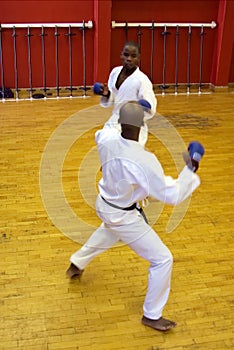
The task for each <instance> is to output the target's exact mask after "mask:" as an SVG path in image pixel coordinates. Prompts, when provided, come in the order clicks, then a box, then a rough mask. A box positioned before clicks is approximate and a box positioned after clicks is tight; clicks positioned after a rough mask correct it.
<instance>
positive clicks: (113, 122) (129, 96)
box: [100, 66, 157, 145]
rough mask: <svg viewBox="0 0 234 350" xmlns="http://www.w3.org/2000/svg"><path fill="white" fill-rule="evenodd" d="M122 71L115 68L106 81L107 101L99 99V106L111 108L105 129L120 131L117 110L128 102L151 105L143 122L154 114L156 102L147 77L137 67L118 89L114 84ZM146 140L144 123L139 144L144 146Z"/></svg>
mask: <svg viewBox="0 0 234 350" xmlns="http://www.w3.org/2000/svg"><path fill="white" fill-rule="evenodd" d="M122 69H123V66H119V67H115V68H114V69H113V70H112V71H111V73H110V76H109V79H108V89H109V91H110V97H109V99H108V100H107V99H106V98H105V97H101V100H100V104H101V106H102V107H110V106H113V110H112V115H111V117H110V119H109V120H108V121H107V122H106V124H105V125H106V127H113V126H115V127H116V128H118V129H119V130H120V125H119V124H118V119H119V110H120V108H121V106H122V105H123V104H124V103H126V102H128V101H139V100H140V99H144V100H146V101H148V102H149V103H150V104H151V111H150V113H147V112H145V117H144V121H147V120H148V119H150V118H152V117H153V116H154V114H155V113H156V106H157V100H156V97H155V94H154V91H153V85H152V83H151V81H150V80H149V78H148V77H147V75H145V74H144V73H143V72H142V71H141V70H140V69H139V67H138V68H137V69H136V70H135V71H134V72H133V73H132V74H131V75H130V76H129V77H128V78H127V79H125V80H124V82H123V83H122V84H121V86H120V87H119V89H117V88H116V82H117V79H118V76H119V74H120V72H121V70H122ZM147 138H148V127H147V124H146V123H145V124H144V126H142V127H141V131H140V136H139V142H140V143H141V144H142V145H145V143H146V141H147Z"/></svg>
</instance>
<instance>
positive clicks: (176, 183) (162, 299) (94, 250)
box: [67, 101, 204, 331]
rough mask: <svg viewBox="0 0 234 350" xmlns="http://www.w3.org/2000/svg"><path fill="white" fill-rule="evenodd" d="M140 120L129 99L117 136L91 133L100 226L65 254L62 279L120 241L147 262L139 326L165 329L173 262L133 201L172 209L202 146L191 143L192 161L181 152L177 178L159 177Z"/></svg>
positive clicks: (169, 324) (190, 184) (186, 192)
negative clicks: (98, 161) (97, 159)
mask: <svg viewBox="0 0 234 350" xmlns="http://www.w3.org/2000/svg"><path fill="white" fill-rule="evenodd" d="M143 121H144V112H143V109H142V107H141V106H140V105H139V104H138V103H137V102H135V101H134V102H128V103H126V104H124V105H123V106H122V107H121V109H120V116H119V123H120V125H121V130H122V131H121V133H119V131H118V130H117V129H116V128H114V127H113V128H109V129H107V128H105V127H104V128H103V129H102V130H99V131H97V132H96V134H95V138H96V143H97V147H98V152H99V156H100V159H101V164H102V176H103V177H102V179H101V180H100V182H99V185H98V188H99V194H98V196H97V201H96V211H97V215H98V216H99V218H100V219H101V220H102V224H101V225H100V227H98V228H97V230H96V231H94V233H93V234H92V235H91V237H90V238H89V239H88V241H87V242H86V243H85V244H84V245H83V246H82V248H81V249H79V250H78V251H77V252H75V253H74V254H73V255H72V256H71V258H70V262H71V265H70V267H69V268H68V270H67V276H68V277H70V278H74V277H80V276H81V274H82V273H83V270H84V269H85V268H86V266H87V265H88V264H89V263H90V262H91V260H93V259H94V258H95V257H96V256H97V255H98V254H100V253H102V252H104V251H105V250H107V249H108V248H110V247H111V246H112V245H113V244H115V243H116V242H118V241H120V240H121V241H123V242H125V243H126V244H127V245H128V246H129V247H130V248H131V249H132V250H134V251H135V252H136V253H137V254H138V255H139V256H141V257H142V258H144V259H146V260H147V261H149V263H150V267H149V278H148V291H147V294H146V298H145V301H144V305H143V311H144V314H143V317H142V323H143V324H144V325H146V326H149V327H152V328H154V329H157V330H160V331H167V330H169V329H171V328H174V327H175V326H176V323H175V322H173V321H170V320H167V319H165V318H163V317H162V312H163V309H164V306H165V304H166V302H167V299H168V296H169V293H170V281H171V271H172V264H173V258H172V255H171V252H170V251H169V249H168V248H167V247H166V246H165V245H164V244H163V242H162V241H161V239H160V238H159V236H158V235H157V234H156V232H155V231H154V230H153V229H152V228H151V227H150V226H149V225H148V224H147V223H146V222H145V220H144V218H143V217H142V215H141V214H140V212H139V211H138V209H137V206H136V203H137V202H139V201H142V200H144V199H145V198H146V197H147V196H152V197H154V198H156V199H158V200H160V201H162V202H164V203H168V204H172V205H176V204H179V203H181V202H182V201H183V200H184V199H186V198H187V197H188V196H190V195H191V193H192V192H193V191H194V190H195V189H196V188H197V187H198V186H199V184H200V180H199V177H198V175H197V174H196V173H195V172H196V170H197V169H198V161H199V160H200V159H199V157H198V156H199V152H200V150H199V147H201V148H202V146H201V145H200V144H198V143H196V142H194V143H193V154H196V157H195V158H196V159H197V160H194V159H193V157H190V155H191V153H190V154H189V153H186V157H184V159H185V161H186V163H187V165H185V167H184V168H183V170H182V171H181V173H180V174H179V176H178V178H177V179H173V178H172V177H170V176H165V175H164V172H163V169H162V166H161V164H160V163H159V161H158V159H157V158H156V156H155V155H154V154H152V153H150V152H148V151H146V150H145V149H144V147H143V146H142V145H141V144H140V143H139V142H138V138H139V133H140V127H141V126H142V124H143ZM198 146H199V147H198ZM194 148H195V149H194ZM200 153H202V152H200ZM203 153H204V152H203ZM201 156H202V154H201V155H200V158H201ZM126 268H127V267H126Z"/></svg>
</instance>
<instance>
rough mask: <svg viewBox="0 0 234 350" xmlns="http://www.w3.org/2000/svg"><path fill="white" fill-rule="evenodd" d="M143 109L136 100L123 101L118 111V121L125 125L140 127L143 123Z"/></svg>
mask: <svg viewBox="0 0 234 350" xmlns="http://www.w3.org/2000/svg"><path fill="white" fill-rule="evenodd" d="M143 120H144V111H143V108H142V107H141V106H140V105H139V104H138V103H137V102H136V101H130V102H127V103H125V104H124V105H123V106H122V107H121V108H120V111H119V123H120V124H125V125H132V126H135V127H138V128H140V127H141V126H142V125H144V121H143Z"/></svg>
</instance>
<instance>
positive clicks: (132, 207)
mask: <svg viewBox="0 0 234 350" xmlns="http://www.w3.org/2000/svg"><path fill="white" fill-rule="evenodd" d="M101 198H102V199H103V200H104V202H105V203H107V204H109V205H110V206H111V207H113V208H116V209H121V210H133V209H137V204H136V203H133V204H132V205H130V207H126V208H121V207H118V205H115V204H112V203H110V202H108V201H107V200H106V199H105V198H103V197H102V196H101Z"/></svg>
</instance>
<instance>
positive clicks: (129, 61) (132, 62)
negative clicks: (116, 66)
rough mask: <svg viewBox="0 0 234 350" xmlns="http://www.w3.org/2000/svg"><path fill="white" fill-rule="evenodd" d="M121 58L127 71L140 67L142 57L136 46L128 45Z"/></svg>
mask: <svg viewBox="0 0 234 350" xmlns="http://www.w3.org/2000/svg"><path fill="white" fill-rule="evenodd" d="M120 58H121V59H122V62H123V66H124V67H125V68H127V69H132V68H135V67H138V65H139V61H140V55H139V52H138V49H137V48H136V47H135V46H131V45H126V46H125V47H124V49H123V51H122V52H121V55H120Z"/></svg>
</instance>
